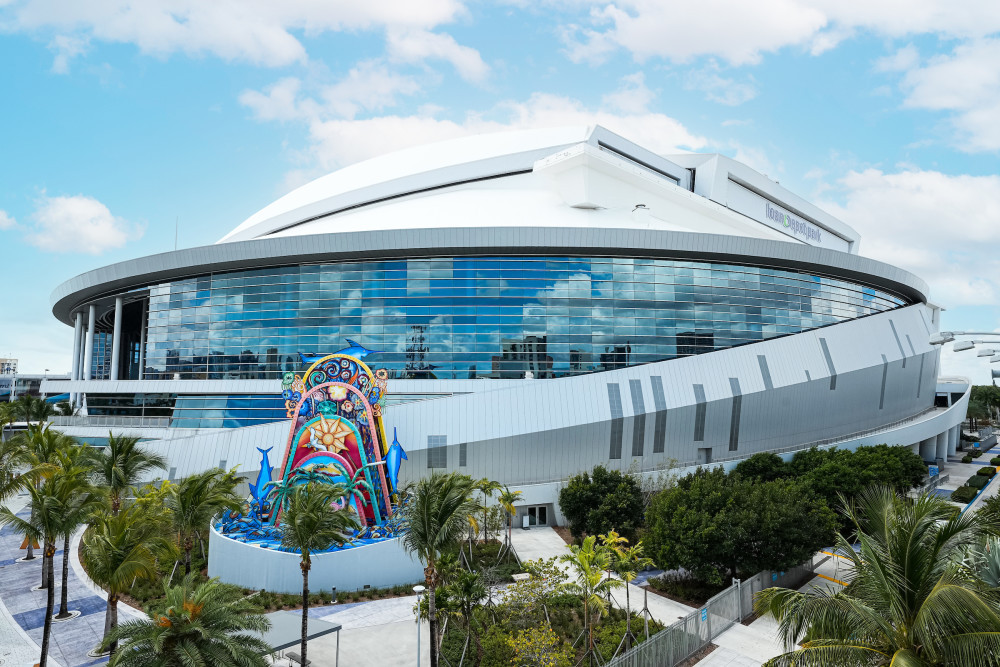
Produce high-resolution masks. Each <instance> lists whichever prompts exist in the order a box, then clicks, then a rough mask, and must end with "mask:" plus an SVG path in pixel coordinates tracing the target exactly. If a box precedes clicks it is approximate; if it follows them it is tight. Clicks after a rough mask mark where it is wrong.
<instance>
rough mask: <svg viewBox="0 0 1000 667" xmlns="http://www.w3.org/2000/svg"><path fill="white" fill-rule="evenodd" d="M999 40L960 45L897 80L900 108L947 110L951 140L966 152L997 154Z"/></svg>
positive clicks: (999, 140)
mask: <svg viewBox="0 0 1000 667" xmlns="http://www.w3.org/2000/svg"><path fill="white" fill-rule="evenodd" d="M998 62H1000V39H984V40H977V41H974V42H969V43H965V44H960V45H958V46H956V47H955V50H954V51H953V52H952V53H951V54H950V55H945V56H938V57H936V58H932V59H931V60H929V61H928V62H927V63H926V64H925V65H923V66H918V67H913V68H912V69H910V70H909V71H908V72H907V73H906V74H905V75H904V77H903V80H902V84H901V85H902V87H903V89H904V90H905V91H906V92H907V97H906V101H905V102H904V104H905V106H907V107H911V108H918V109H930V110H934V111H951V112H953V113H954V115H953V117H952V119H951V121H952V124H953V125H954V127H955V130H956V132H957V137H956V142H957V143H958V145H959V147H961V148H963V149H965V150H968V151H995V150H1000V124H998V123H997V118H1000V68H998V67H997V63H998Z"/></svg>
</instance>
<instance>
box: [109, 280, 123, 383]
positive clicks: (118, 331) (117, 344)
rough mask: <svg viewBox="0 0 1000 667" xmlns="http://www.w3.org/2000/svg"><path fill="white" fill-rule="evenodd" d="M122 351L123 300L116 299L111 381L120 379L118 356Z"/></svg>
mask: <svg viewBox="0 0 1000 667" xmlns="http://www.w3.org/2000/svg"><path fill="white" fill-rule="evenodd" d="M121 351H122V298H121V297H120V296H119V297H115V329H114V334H112V338H111V377H110V378H108V379H110V380H117V379H119V378H118V355H119V354H121Z"/></svg>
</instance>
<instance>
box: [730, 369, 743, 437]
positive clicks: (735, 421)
mask: <svg viewBox="0 0 1000 667" xmlns="http://www.w3.org/2000/svg"><path fill="white" fill-rule="evenodd" d="M729 388H730V389H732V390H733V414H732V415H731V416H730V419H729V451H731V452H735V451H736V449H737V448H738V447H739V445H740V411H741V410H742V408H743V392H742V391H740V381H739V378H729Z"/></svg>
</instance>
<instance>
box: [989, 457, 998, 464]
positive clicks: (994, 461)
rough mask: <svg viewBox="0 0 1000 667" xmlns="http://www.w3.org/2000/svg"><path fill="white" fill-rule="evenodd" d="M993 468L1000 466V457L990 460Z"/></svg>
mask: <svg viewBox="0 0 1000 667" xmlns="http://www.w3.org/2000/svg"><path fill="white" fill-rule="evenodd" d="M990 465H991V466H1000V456H994V457H993V458H991V459H990Z"/></svg>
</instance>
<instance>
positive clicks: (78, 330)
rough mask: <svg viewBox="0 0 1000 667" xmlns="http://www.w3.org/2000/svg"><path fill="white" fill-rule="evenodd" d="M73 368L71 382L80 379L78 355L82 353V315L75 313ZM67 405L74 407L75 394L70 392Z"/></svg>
mask: <svg viewBox="0 0 1000 667" xmlns="http://www.w3.org/2000/svg"><path fill="white" fill-rule="evenodd" d="M73 319H74V320H75V321H74V322H73V368H72V370H71V371H70V376H69V377H70V379H71V380H79V379H80V353H81V352H82V351H83V340H82V339H83V313H77V314H76V317H74V318H73ZM69 404H70V405H73V406H75V405H76V392H70V395H69Z"/></svg>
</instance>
